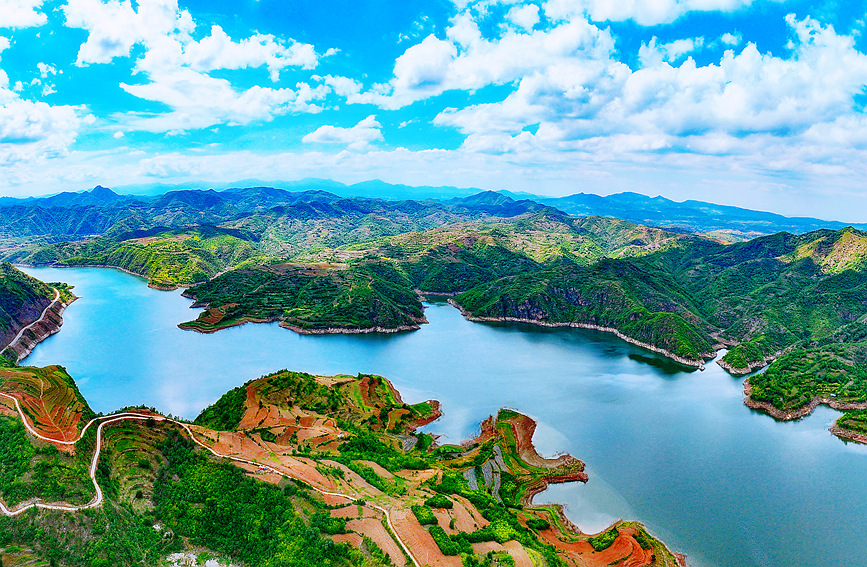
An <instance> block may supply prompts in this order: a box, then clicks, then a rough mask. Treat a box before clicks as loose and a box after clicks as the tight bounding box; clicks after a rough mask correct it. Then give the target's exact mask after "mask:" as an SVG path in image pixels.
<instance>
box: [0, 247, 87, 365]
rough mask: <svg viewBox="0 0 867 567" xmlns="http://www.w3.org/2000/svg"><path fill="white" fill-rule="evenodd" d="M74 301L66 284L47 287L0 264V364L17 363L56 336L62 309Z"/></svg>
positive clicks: (54, 284) (61, 322) (15, 269)
mask: <svg viewBox="0 0 867 567" xmlns="http://www.w3.org/2000/svg"><path fill="white" fill-rule="evenodd" d="M74 299H75V296H73V295H72V293H71V292H70V291H69V289H68V287H67V286H66V284H62V283H52V284H51V286H49V285H47V284H45V283H43V282H41V281H39V280H37V279H36V278H32V277H30V276H28V275H27V274H25V273H24V272H22V271H21V270H19V269H17V268H15V267H14V266H12V265H11V264H9V263H6V262H2V263H0V363H2V362H4V361H7V360H11V361H13V362H17V361H18V360H19V359H20V358H23V357H25V356H27V354H29V353H30V351H31V350H32V349H33V347H34V346H35V345H36V344H37V343H38V342H39V341H41V340H43V339H45V338H46V337H48V336H49V335H51V334H53V333H56V332H57V331H58V330H59V329H60V325H62V324H63V319H62V317H61V315H62V314H63V309H64V308H65V306H66V305H68V304H69V303H71V302H72V301H73V300H74Z"/></svg>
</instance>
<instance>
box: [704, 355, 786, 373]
mask: <svg viewBox="0 0 867 567" xmlns="http://www.w3.org/2000/svg"><path fill="white" fill-rule="evenodd" d="M775 360H776V357H766V358H765V359H764V360H763V361H761V362H754V363H749V364H747V365H746V366H745V367H744V368H738V367H736V366H732V365H731V364H729V363H728V362H726V361H725V360H723V359H722V358H720V359H719V360H717V361H716V363H717V364H718V365H719V366H720V368H722V369H723V370H725V371H726V372H728V373H729V374H731V375H732V376H735V377H741V376H746V375H747V374H751V373H753V372H755V371H756V370H761V369H762V368H764V367H765V366H767V365H768V364H770V363H772V362H773V361H775Z"/></svg>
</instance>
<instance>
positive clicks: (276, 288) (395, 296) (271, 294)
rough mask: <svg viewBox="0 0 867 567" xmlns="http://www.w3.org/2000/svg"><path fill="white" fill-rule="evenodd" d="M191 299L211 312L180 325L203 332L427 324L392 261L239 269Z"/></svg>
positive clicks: (192, 294)
mask: <svg viewBox="0 0 867 567" xmlns="http://www.w3.org/2000/svg"><path fill="white" fill-rule="evenodd" d="M186 295H188V296H189V297H192V298H194V299H196V300H197V302H198V303H200V304H202V305H206V306H207V307H208V309H207V311H205V313H203V314H202V315H201V316H200V317H199V318H198V319H197V320H195V321H191V322H189V323H184V324H183V325H181V327H182V328H184V329H193V330H198V331H215V330H218V329H220V328H223V327H226V326H230V325H235V324H238V323H243V322H245V321H247V320H258V321H263V320H280V321H282V324H283V325H285V326H288V327H291V328H294V329H296V330H300V331H302V332H324V331H333V330H342V331H350V332H351V331H358V330H372V329H377V328H378V329H380V330H398V329H415V328H418V323H419V322H422V321H424V313H423V312H422V306H421V302H420V301H419V299H418V296H417V295H416V294H415V292H413V290H412V286H411V284H410V282H409V280H408V279H407V278H406V276H405V275H404V274H403V273H401V272H400V271H398V270H397V269H395V267H394V266H393V265H392V264H390V263H388V262H363V263H358V264H353V265H351V266H325V265H320V266H315V267H313V266H296V265H287V264H284V265H275V266H269V267H259V268H249V269H240V270H234V271H231V272H228V273H226V274H222V275H220V276H217V277H216V278H214V279H213V280H211V281H209V282H206V283H203V284H200V285H197V286H194V287H192V288H190V289H189V290H187V292H186Z"/></svg>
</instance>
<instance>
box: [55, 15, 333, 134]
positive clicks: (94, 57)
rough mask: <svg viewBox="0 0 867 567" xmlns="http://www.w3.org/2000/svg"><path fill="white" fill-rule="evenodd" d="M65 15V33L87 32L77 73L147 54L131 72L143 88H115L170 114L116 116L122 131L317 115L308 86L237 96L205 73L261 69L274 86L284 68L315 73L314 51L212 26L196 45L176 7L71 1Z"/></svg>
mask: <svg viewBox="0 0 867 567" xmlns="http://www.w3.org/2000/svg"><path fill="white" fill-rule="evenodd" d="M64 11H65V13H66V18H67V25H68V26H70V27H78V28H82V29H85V30H87V31H88V37H87V40H86V41H85V42H84V44H82V45H81V47H80V49H79V52H78V60H77V64H78V65H89V64H94V63H107V62H110V61H112V60H113V59H114V58H116V57H127V56H129V55H130V53H131V50H132V47H133V46H134V45H141V46H142V47H143V48H144V53H143V55H142V56H141V57H140V58H139V59H138V60H137V61H136V65H135V68H134V70H133V72H134V74H140V75H143V76H144V77H146V78H147V80H148V82H145V83H139V84H127V83H123V84H121V85H120V86H121V88H123V89H124V90H126V91H127V92H129V93H130V94H132V95H134V96H137V97H139V98H143V99H146V100H151V101H156V102H161V103H164V104H166V105H168V106H169V107H170V108H171V111H170V112H167V113H164V114H161V115H156V116H141V115H138V114H130V115H127V116H125V117H124V116H116V117H115V119H116V120H117V121H119V122H122V123H123V124H124V127H125V128H127V129H138V128H141V129H145V130H149V131H184V130H189V129H196V128H205V127H208V126H212V125H214V124H219V123H228V124H247V123H249V122H251V121H254V120H265V121H267V120H271V119H272V118H273V117H274V116H277V115H280V114H285V113H287V112H318V111H319V110H320V109H319V107H318V106H316V105H314V104H312V103H311V102H312V101H315V100H318V99H320V98H322V97H324V96H325V94H326V91H327V87H317V88H311V87H310V86H309V85H307V84H305V83H299V84H297V85H296V88H295V89H291V88H269V87H262V86H258V85H257V86H253V87H251V88H248V89H237V88H235V87H234V86H233V85H232V84H231V83H230V82H229V81H228V80H226V79H223V78H214V77H211V76H210V75H209V73H210V72H212V71H215V70H220V69H246V68H256V67H266V68H267V69H268V72H269V75H270V78H271V80H272V81H277V80H279V75H280V71H282V70H283V69H285V68H287V67H300V68H303V69H311V68H313V67H315V66H316V64H317V62H318V56H317V54H316V52H315V50H314V48H313V46H312V45H309V44H303V43H298V42H295V41H293V40H282V39H279V38H276V37H275V36H273V35H266V34H254V35H251V36H250V37H247V38H243V39H241V40H239V41H235V40H233V39H232V38H230V37H229V36H228V34H226V33H225V31H223V29H222V28H221V27H220V26H217V25H214V26H212V27H211V29H210V33H209V35H207V36H205V37H203V38H202V39H199V40H196V39H194V38H193V34H194V32H195V29H196V24H195V21H194V20H193V17H192V16H191V15H190V13H189V12H188V11H186V10H181V9H180V8H179V7H178V3H177V0H140V1H139V2H138V4H137V5H136V6H135V7H134V6H133V5H132V4H131V3H130V1H129V0H108V1H106V2H103V1H102V0H69V3H68V4H67V5H66V6H65V7H64ZM130 83H131V82H130Z"/></svg>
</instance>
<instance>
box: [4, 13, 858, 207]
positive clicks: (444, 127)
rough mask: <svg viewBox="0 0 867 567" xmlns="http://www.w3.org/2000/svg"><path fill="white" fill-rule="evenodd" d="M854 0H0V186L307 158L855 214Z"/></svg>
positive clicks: (329, 174)
mask: <svg viewBox="0 0 867 567" xmlns="http://www.w3.org/2000/svg"><path fill="white" fill-rule="evenodd" d="M865 26H867V15H865V3H864V2H837V1H835V0H634V1H622V0H546V1H537V2H516V1H512V0H500V1H498V0H455V2H448V1H444V0H440V1H435V2H429V1H422V0H410V1H407V2H403V3H400V4H397V3H391V2H360V3H355V4H352V3H343V2H336V1H334V0H325V1H318V2H313V1H310V0H302V1H298V2H292V3H287V2H281V1H279V0H259V1H256V0H242V1H241V2H227V1H223V0H219V1H209V2H204V1H202V0H192V1H184V0H181V1H180V2H179V1H178V0H139V1H138V2H130V1H119V0H108V1H102V0H45V1H43V0H0V195H8V196H29V195H40V194H49V193H57V192H60V191H69V190H72V191H77V190H82V189H88V188H90V187H93V186H95V185H97V184H101V185H105V186H109V187H119V186H126V185H148V184H155V183H156V184H159V183H166V184H174V183H186V182H214V183H223V182H230V181H234V180H239V179H252V178H259V179H283V180H295V179H302V178H307V177H317V178H327V179H335V180H338V181H341V182H345V183H353V182H357V181H363V180H368V179H382V180H384V181H387V182H389V183H403V184H407V185H453V186H458V187H478V188H481V189H493V190H499V189H508V190H512V191H526V192H531V193H535V194H546V195H567V194H572V193H577V192H580V191H584V192H592V193H598V194H602V195H607V194H611V193H617V192H622V191H635V192H638V193H643V194H646V195H650V196H654V195H657V194H659V195H663V196H665V197H667V198H670V199H674V200H678V201H682V200H685V199H696V200H702V201H709V202H714V203H721V204H729V205H736V206H741V207H746V208H751V209H758V210H767V211H773V212H777V213H782V214H786V215H795V216H812V217H820V218H827V219H839V220H842V221H849V222H859V221H860V222H864V221H867V217H865V214H864V213H863V212H862V211H867V189H865V186H864V183H863V179H865V177H867V175H865V173H867V159H865V157H867V116H865V103H867V91H865V87H867V38H865V34H864V30H865Z"/></svg>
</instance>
